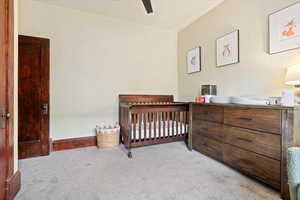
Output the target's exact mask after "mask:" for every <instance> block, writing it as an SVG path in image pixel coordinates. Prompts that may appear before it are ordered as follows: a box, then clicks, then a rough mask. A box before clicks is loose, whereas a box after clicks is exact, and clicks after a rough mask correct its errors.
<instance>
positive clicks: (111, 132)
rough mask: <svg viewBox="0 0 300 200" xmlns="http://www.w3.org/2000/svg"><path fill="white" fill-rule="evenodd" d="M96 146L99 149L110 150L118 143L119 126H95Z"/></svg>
mask: <svg viewBox="0 0 300 200" xmlns="http://www.w3.org/2000/svg"><path fill="white" fill-rule="evenodd" d="M96 129H97V146H98V148H99V149H100V150H112V149H114V148H116V147H118V146H119V144H120V128H119V126H115V127H108V128H105V127H97V128H96Z"/></svg>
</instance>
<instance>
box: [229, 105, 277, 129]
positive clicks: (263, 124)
mask: <svg viewBox="0 0 300 200" xmlns="http://www.w3.org/2000/svg"><path fill="white" fill-rule="evenodd" d="M224 123H225V124H228V125H233V126H238V127H243V128H249V129H253V130H258V131H266V132H271V133H275V134H280V127H281V126H280V124H281V113H280V110H270V109H254V108H224Z"/></svg>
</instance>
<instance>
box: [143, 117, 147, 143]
mask: <svg viewBox="0 0 300 200" xmlns="http://www.w3.org/2000/svg"><path fill="white" fill-rule="evenodd" d="M143 116H144V117H143V123H144V140H146V139H147V124H146V113H143Z"/></svg>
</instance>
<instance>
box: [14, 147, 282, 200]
mask: <svg viewBox="0 0 300 200" xmlns="http://www.w3.org/2000/svg"><path fill="white" fill-rule="evenodd" d="M133 156H134V157H133V159H132V160H129V159H128V158H127V156H126V153H125V152H124V149H123V148H119V149H117V150H114V151H110V152H99V151H98V150H97V149H96V148H95V147H91V148H85V149H77V150H71V151H62V152H54V153H52V154H51V156H49V157H41V158H34V159H27V160H22V161H20V169H21V172H22V189H21V191H20V193H19V194H18V195H17V198H16V200H260V199H261V200H271V199H272V200H278V199H280V198H279V194H278V193H277V192H276V191H274V190H272V189H270V188H268V187H266V186H264V185H262V184H260V183H258V182H256V181H254V180H252V179H250V178H248V177H246V176H243V175H241V174H240V173H238V172H237V171H235V170H233V169H231V168H229V167H226V166H224V165H223V164H221V163H219V162H217V161H215V160H212V159H210V158H208V157H206V156H203V155H201V154H200V153H198V152H195V151H194V152H189V151H188V150H187V148H186V147H185V145H184V144H183V143H181V142H179V143H171V144H163V145H156V146H151V147H144V148H138V149H134V150H133Z"/></svg>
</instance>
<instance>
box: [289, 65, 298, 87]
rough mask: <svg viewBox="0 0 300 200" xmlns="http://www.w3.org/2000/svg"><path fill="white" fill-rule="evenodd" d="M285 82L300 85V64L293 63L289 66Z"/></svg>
mask: <svg viewBox="0 0 300 200" xmlns="http://www.w3.org/2000/svg"><path fill="white" fill-rule="evenodd" d="M285 84H287V85H300V64H297V65H293V66H291V67H289V68H288V70H287V73H286V77H285Z"/></svg>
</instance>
